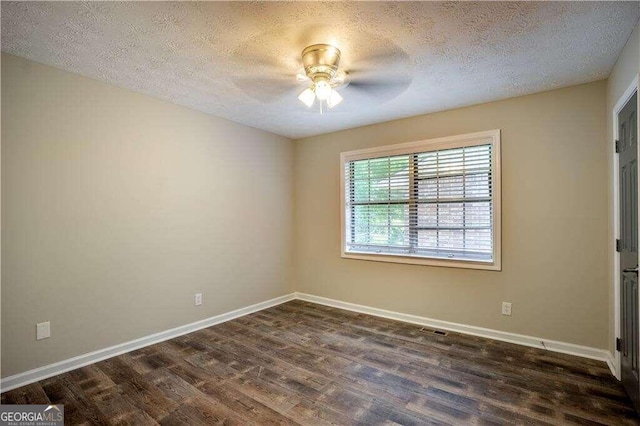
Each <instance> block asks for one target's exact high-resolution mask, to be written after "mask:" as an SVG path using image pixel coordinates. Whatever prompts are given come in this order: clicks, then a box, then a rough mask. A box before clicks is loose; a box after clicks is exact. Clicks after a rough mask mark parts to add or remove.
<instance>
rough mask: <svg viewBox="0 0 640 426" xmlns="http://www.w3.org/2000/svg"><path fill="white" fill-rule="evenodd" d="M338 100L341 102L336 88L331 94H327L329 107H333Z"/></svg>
mask: <svg viewBox="0 0 640 426" xmlns="http://www.w3.org/2000/svg"><path fill="white" fill-rule="evenodd" d="M340 102H342V96H341V95H340V93H338V92H337V91H336V90H332V91H331V95H329V98H328V99H327V106H328V107H329V108H333V107H334V106H336V105H338V104H339V103H340Z"/></svg>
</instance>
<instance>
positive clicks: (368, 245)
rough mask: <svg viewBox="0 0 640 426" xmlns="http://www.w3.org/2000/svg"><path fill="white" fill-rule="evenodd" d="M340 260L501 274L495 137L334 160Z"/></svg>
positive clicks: (415, 144)
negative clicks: (339, 210) (337, 179)
mask: <svg viewBox="0 0 640 426" xmlns="http://www.w3.org/2000/svg"><path fill="white" fill-rule="evenodd" d="M341 164H342V170H341V182H342V183H343V185H342V186H341V196H342V206H343V213H342V257H345V258H355V259H364V260H378V261H384V262H400V263H417V264H425V265H436V266H452V267H463V268H476V269H492V270H500V131H499V130H493V131H488V132H481V133H474V134H469V135H461V136H454V137H448V138H440V139H433V140H427V141H420V142H410V143H405V144H398V145H391V146H384V147H379V148H372V149H365V150H359V151H351V152H344V153H342V154H341Z"/></svg>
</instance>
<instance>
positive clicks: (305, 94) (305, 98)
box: [298, 87, 316, 108]
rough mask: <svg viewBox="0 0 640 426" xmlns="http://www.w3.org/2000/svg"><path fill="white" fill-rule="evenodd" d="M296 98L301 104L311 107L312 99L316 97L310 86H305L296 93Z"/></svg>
mask: <svg viewBox="0 0 640 426" xmlns="http://www.w3.org/2000/svg"><path fill="white" fill-rule="evenodd" d="M298 99H300V101H301V102H302V103H303V104H305V105H306V106H308V107H309V108H311V105H313V101H314V100H315V99H316V94H315V93H314V92H313V90H311V88H310V87H307V88H306V89H304V90H303V91H302V92H301V93H300V94H299V95H298Z"/></svg>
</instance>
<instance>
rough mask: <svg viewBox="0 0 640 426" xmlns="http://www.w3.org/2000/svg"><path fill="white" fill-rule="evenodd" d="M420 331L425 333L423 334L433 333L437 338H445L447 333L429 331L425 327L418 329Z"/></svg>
mask: <svg viewBox="0 0 640 426" xmlns="http://www.w3.org/2000/svg"><path fill="white" fill-rule="evenodd" d="M420 331H422V332H425V333H433V334H437V335H438V336H446V335H447V334H449V333H447V332H446V331H442V330H431V329H430V328H427V327H422V328H421V329H420Z"/></svg>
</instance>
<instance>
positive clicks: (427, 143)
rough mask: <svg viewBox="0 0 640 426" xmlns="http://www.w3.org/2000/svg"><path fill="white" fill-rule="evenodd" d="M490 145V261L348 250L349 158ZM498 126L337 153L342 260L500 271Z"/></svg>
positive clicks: (500, 201) (500, 169)
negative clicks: (491, 230)
mask: <svg viewBox="0 0 640 426" xmlns="http://www.w3.org/2000/svg"><path fill="white" fill-rule="evenodd" d="M488 143H490V144H492V145H493V146H492V154H491V156H492V157H491V161H492V171H493V176H492V185H493V186H492V206H493V262H483V261H474V260H461V259H452V260H449V259H437V258H428V257H417V256H407V255H404V254H393V253H388V254H372V253H359V252H348V251H347V250H346V247H347V236H346V215H347V210H346V200H345V184H346V182H345V165H346V164H347V163H348V162H349V161H354V160H363V159H369V158H376V157H388V156H393V155H403V154H411V153H415V152H420V150H423V151H437V150H443V149H450V148H461V147H466V146H476V145H486V144H488ZM500 157H501V154H500V129H495V130H488V131H484V132H476V133H468V134H464V135H456V136H447V137H442V138H435V139H426V140H421V141H415V142H406V143H400V144H394V145H385V146H379V147H375V148H367V149H359V150H355V151H346V152H341V153H340V240H341V257H342V258H343V259H357V260H368V261H375V262H391V263H405V264H413V265H428V266H444V267H449V268H467V269H482V270H491V271H501V270H502V226H501V225H502V199H501V198H502V195H501V194H502V167H501V164H500Z"/></svg>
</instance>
